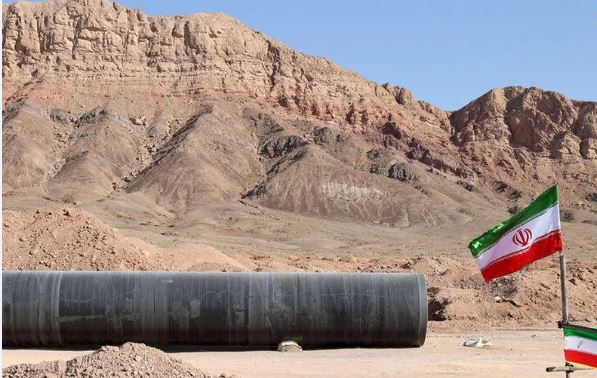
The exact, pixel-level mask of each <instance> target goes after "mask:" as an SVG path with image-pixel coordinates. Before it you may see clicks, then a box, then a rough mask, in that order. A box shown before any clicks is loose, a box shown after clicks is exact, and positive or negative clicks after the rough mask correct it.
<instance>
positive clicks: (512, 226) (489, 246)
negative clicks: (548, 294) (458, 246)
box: [469, 185, 562, 282]
mask: <svg viewBox="0 0 597 378" xmlns="http://www.w3.org/2000/svg"><path fill="white" fill-rule="evenodd" d="M559 197H560V194H559V189H558V186H557V185H554V186H552V187H551V188H549V189H547V190H546V191H545V192H543V194H541V195H540V196H539V197H538V198H537V199H536V200H535V201H533V202H532V203H531V204H530V205H529V206H528V207H527V208H526V209H524V210H523V211H521V212H520V213H518V214H516V215H515V216H513V217H512V218H510V219H508V220H507V221H505V222H502V223H500V224H498V225H497V226H495V227H494V228H492V229H491V230H489V231H487V232H486V233H484V234H483V235H481V236H479V237H478V238H476V239H475V240H473V241H472V242H471V243H470V244H469V248H470V250H471V252H472V253H473V256H474V257H475V260H476V261H477V265H478V266H479V268H480V269H481V274H483V278H484V279H485V281H486V282H489V281H491V280H492V279H494V278H497V277H501V276H505V275H508V274H510V273H513V272H516V271H518V270H520V269H521V268H522V267H524V266H525V265H527V264H529V263H531V262H533V261H536V260H539V259H542V258H544V257H547V256H549V255H551V254H553V253H554V252H557V251H561V250H562V234H561V231H560V199H559Z"/></svg>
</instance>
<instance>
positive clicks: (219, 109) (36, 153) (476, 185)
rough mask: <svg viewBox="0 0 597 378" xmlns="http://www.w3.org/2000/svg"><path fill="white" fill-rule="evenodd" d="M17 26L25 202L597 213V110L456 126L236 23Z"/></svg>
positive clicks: (505, 104) (10, 12)
mask: <svg viewBox="0 0 597 378" xmlns="http://www.w3.org/2000/svg"><path fill="white" fill-rule="evenodd" d="M2 17H3V67H4V72H3V75H4V76H3V90H4V91H3V93H4V98H3V105H4V113H3V117H4V128H3V134H4V143H3V149H4V166H5V169H4V177H3V178H4V188H3V189H4V192H5V194H7V195H8V196H9V197H10V196H12V197H19V198H20V197H28V198H29V197H30V196H34V197H35V196H37V197H44V198H50V199H53V200H60V201H70V202H72V201H74V202H76V203H80V204H83V205H85V204H93V206H100V207H101V206H102V205H100V204H102V203H104V201H108V200H110V201H111V200H114V201H121V202H119V203H120V204H122V200H123V199H124V198H126V199H127V201H131V202H130V203H138V204H139V206H141V204H143V205H142V206H149V207H151V208H152V209H153V210H151V211H154V212H155V213H156V214H157V213H160V214H161V213H162V212H163V211H169V212H173V213H174V214H178V215H180V214H188V213H189V212H193V211H196V210H197V209H199V208H201V207H202V206H204V205H205V204H207V203H212V202H214V201H216V202H221V203H232V202H234V201H251V202H253V203H255V204H259V205H263V206H266V207H270V208H275V209H281V210H285V211H289V212H298V213H303V214H307V215H310V216H318V217H332V218H334V217H341V218H343V219H360V220H366V221H372V222H375V223H384V224H392V225H404V226H410V225H413V224H418V223H425V224H442V223H448V224H449V223H453V222H456V223H458V222H467V221H469V220H470V219H471V218H470V214H474V213H475V211H476V210H473V209H475V207H476V206H479V207H480V208H482V207H484V205H483V204H486V203H487V201H488V200H489V201H490V202H493V203H494V204H495V205H496V207H497V208H499V209H505V208H508V207H510V208H516V206H518V205H519V202H520V203H521V204H522V203H524V202H525V201H528V199H529V198H530V197H532V196H534V195H536V194H537V193H538V192H540V191H541V190H542V189H544V188H545V187H546V186H547V185H550V184H552V183H554V182H558V183H560V184H561V185H562V186H563V188H564V190H565V193H566V198H565V199H564V201H565V203H566V204H567V205H568V206H573V207H575V208H576V209H580V210H585V211H589V212H591V211H592V212H595V211H597V206H596V204H595V202H594V201H592V200H590V199H591V198H593V197H592V195H593V193H594V192H596V191H597V189H596V187H597V104H596V103H594V102H580V101H574V100H570V99H567V98H566V97H564V96H563V95H561V94H558V93H554V92H546V91H542V90H540V89H536V88H528V89H527V88H519V87H511V88H504V89H495V90H492V91H490V92H489V93H487V94H485V95H483V96H482V97H480V98H479V99H477V100H475V101H473V102H471V103H470V104H468V105H467V106H465V107H464V108H462V109H460V110H457V111H455V112H447V111H444V110H441V109H439V108H437V107H435V106H433V105H431V104H428V103H426V102H423V101H417V100H416V99H415V98H414V96H413V95H412V94H411V93H410V92H409V91H408V90H407V89H405V88H400V87H396V86H393V85H389V84H382V85H380V84H377V83H373V82H370V81H367V80H365V79H364V78H362V77H360V76H359V75H357V74H355V73H352V72H349V71H346V70H344V69H342V68H341V67H339V66H338V65H336V64H334V63H333V62H330V61H329V60H327V59H324V58H318V57H311V56H307V55H304V54H301V53H299V52H296V51H294V50H292V49H290V48H289V47H287V46H284V45H283V44H281V43H279V42H277V41H275V40H273V39H271V38H269V37H267V36H265V35H263V34H261V33H259V32H257V31H254V30H251V29H250V28H248V27H246V26H244V25H242V24H241V23H240V22H238V21H236V20H235V19H233V18H230V17H228V16H226V15H223V14H196V15H190V16H184V17H149V16H146V15H145V14H143V13H142V12H140V11H138V10H133V9H127V8H125V7H122V6H120V5H118V4H116V3H113V2H111V1H106V0H53V1H50V2H44V3H27V2H22V3H21V2H19V3H15V4H10V5H6V4H4V5H3V16H2ZM465 198H466V200H464V199H465ZM495 201H497V202H495ZM462 203H466V205H465V206H464V208H462V207H461V204H462Z"/></svg>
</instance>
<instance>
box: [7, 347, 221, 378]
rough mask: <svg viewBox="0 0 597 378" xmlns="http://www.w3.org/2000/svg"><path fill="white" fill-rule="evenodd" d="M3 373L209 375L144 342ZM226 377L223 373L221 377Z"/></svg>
mask: <svg viewBox="0 0 597 378" xmlns="http://www.w3.org/2000/svg"><path fill="white" fill-rule="evenodd" d="M2 375H3V376H4V377H10V378H20V377H31V378H45V377H60V378H62V377H146V376H147V377H149V376H150V377H163V378H170V377H196V378H210V377H209V376H208V375H206V374H205V373H203V372H202V371H201V370H199V369H196V368H194V367H192V366H190V365H188V364H186V363H184V362H182V361H180V360H177V359H175V358H172V357H170V356H168V354H166V353H164V352H162V351H161V350H159V349H155V348H152V347H148V346H146V345H144V344H137V343H126V344H123V345H122V346H120V347H115V346H104V347H102V348H101V349H99V350H98V351H96V352H93V353H92V354H88V355H85V356H81V357H77V358H74V359H72V360H68V361H52V362H42V363H40V364H36V365H30V364H22V365H13V366H9V367H7V368H5V369H4V370H3V371H2ZM220 377H221V378H225V377H226V376H225V375H223V374H222V375H220V376H219V377H218V378H220Z"/></svg>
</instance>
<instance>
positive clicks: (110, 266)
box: [2, 208, 164, 270]
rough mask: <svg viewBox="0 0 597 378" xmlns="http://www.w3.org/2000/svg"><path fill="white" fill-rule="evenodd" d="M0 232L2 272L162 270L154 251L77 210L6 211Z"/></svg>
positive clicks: (148, 246) (161, 263) (150, 247)
mask: <svg viewBox="0 0 597 378" xmlns="http://www.w3.org/2000/svg"><path fill="white" fill-rule="evenodd" d="M2 231H3V232H2V245H3V266H4V269H14V270H45V269H51V270H160V268H161V269H164V263H163V261H162V260H161V256H159V255H158V254H156V253H155V251H154V250H153V249H154V248H152V247H153V246H151V245H148V244H147V243H144V242H142V241H141V240H135V239H132V238H126V237H124V236H123V235H122V234H121V233H120V232H118V231H117V230H115V229H114V228H112V227H110V226H108V225H107V224H105V223H103V222H101V221H100V220H98V219H97V218H95V217H94V216H92V215H91V214H89V213H87V212H86V211H84V210H80V209H72V208H69V209H45V210H44V209H38V210H29V211H22V212H20V211H19V212H16V211H10V210H5V211H3V224H2Z"/></svg>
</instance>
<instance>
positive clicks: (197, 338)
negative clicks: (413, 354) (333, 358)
mask: <svg viewBox="0 0 597 378" xmlns="http://www.w3.org/2000/svg"><path fill="white" fill-rule="evenodd" d="M2 316H3V320H2V340H3V344H4V346H36V347H39V346H65V345H73V344H88V345H89V344H94V345H97V344H120V343H124V342H127V341H137V342H143V343H146V344H152V345H166V344H197V345H234V346H270V345H276V344H277V343H279V342H281V341H284V340H295V341H297V342H298V343H300V344H302V345H304V346H316V347H325V346H383V347H390V346H421V345H423V343H424V342H425V333H426V329H427V292H426V285H425V279H424V277H423V276H422V275H420V274H414V273H395V274H383V273H382V274H375V273H175V272H172V273H147V272H49V271H28V272H10V271H5V272H3V274H2Z"/></svg>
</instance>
